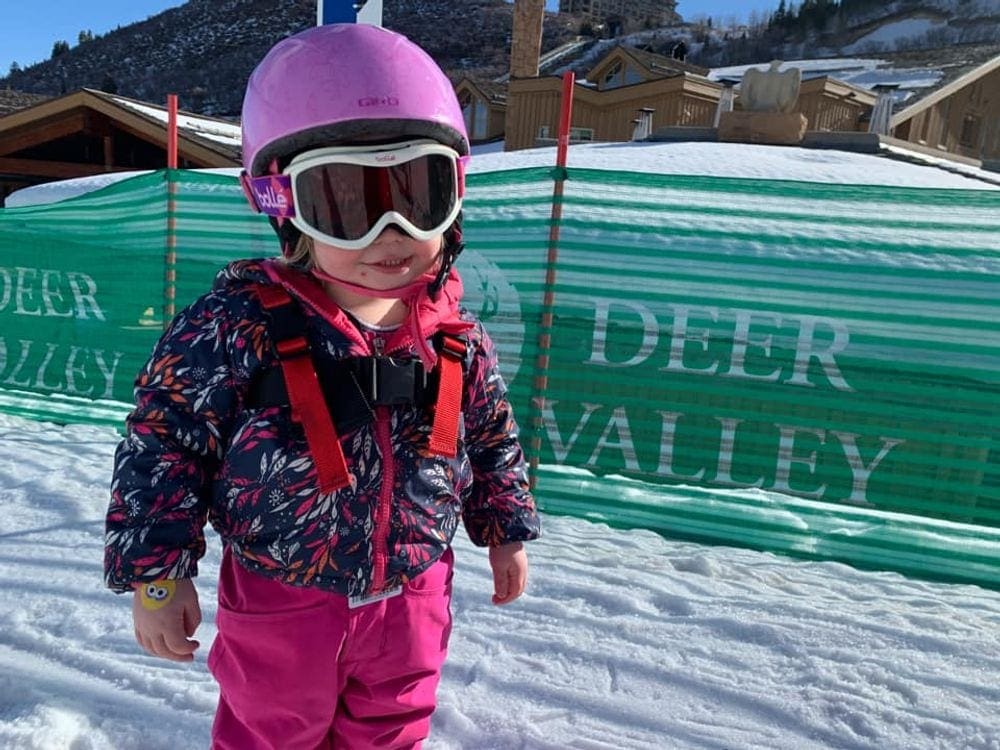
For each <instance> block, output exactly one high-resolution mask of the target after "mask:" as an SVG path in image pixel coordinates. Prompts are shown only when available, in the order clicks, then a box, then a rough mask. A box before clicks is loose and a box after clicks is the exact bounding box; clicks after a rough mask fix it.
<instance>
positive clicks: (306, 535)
mask: <svg viewBox="0 0 1000 750" xmlns="http://www.w3.org/2000/svg"><path fill="white" fill-rule="evenodd" d="M269 264H275V261H264V260H244V261H237V262H235V263H232V264H230V265H229V266H227V267H226V268H225V269H223V270H222V271H220V273H219V275H218V276H217V278H216V281H215V284H214V285H213V288H212V290H211V291H210V292H209V293H208V294H205V295H204V296H202V297H201V298H200V299H198V300H197V301H195V302H194V303H193V304H191V305H190V306H189V307H187V308H186V309H185V310H184V311H182V312H181V313H180V314H179V315H177V317H176V318H175V319H174V320H173V322H172V323H171V325H170V327H169V329H168V330H167V331H166V332H165V333H164V335H163V336H162V337H161V339H160V341H159V342H158V343H157V345H156V347H155V349H154V351H153V354H152V356H151V358H150V359H149V361H148V363H147V364H146V365H145V367H144V368H143V370H142V371H141V372H140V374H139V376H138V378H137V381H136V388H135V400H136V407H135V409H134V411H133V412H132V413H131V414H130V415H129V417H128V420H127V425H126V427H127V431H126V436H125V438H124V440H123V441H122V442H121V444H120V446H119V447H118V450H117V452H116V454H115V463H114V475H113V480H112V486H111V503H110V507H109V510H108V515H107V535H106V547H105V579H106V583H107V585H108V586H109V587H110V588H112V589H114V590H116V591H127V590H131V588H132V584H133V583H135V582H147V581H153V580H157V579H160V578H191V577H194V576H195V575H196V574H197V564H198V560H199V558H200V557H201V556H202V555H203V554H204V552H205V536H204V526H205V522H206V520H208V521H210V522H211V523H212V525H213V527H214V528H215V529H216V530H217V531H218V532H219V535H220V536H221V537H222V540H223V542H224V544H227V545H229V546H230V547H231V549H232V551H233V553H234V555H235V557H236V559H237V560H239V561H240V562H241V563H242V564H243V565H244V566H245V567H246V568H248V569H249V570H252V571H255V572H258V573H260V574H263V575H265V576H269V577H272V578H276V579H278V580H281V581H284V582H286V583H289V584H293V585H309V586H316V587H320V588H323V589H326V590H329V591H333V592H337V593H341V594H347V595H352V596H353V595H362V594H366V593H371V592H373V591H379V590H382V589H388V588H392V587H394V586H396V585H398V584H400V583H402V582H403V581H406V580H408V579H410V578H412V577H413V576H415V575H417V574H419V573H420V572H422V571H423V570H425V569H426V568H427V567H429V566H430V565H431V564H432V563H433V562H434V561H435V560H437V559H438V558H439V557H440V556H441V555H442V554H443V553H444V551H445V550H446V549H447V548H448V546H449V544H450V542H451V540H452V537H453V535H454V533H455V531H456V528H457V526H458V521H459V518H461V519H462V521H463V522H464V525H465V528H466V530H467V532H468V534H469V537H470V538H471V540H472V541H473V542H474V543H475V544H477V545H480V546H487V545H491V546H492V545H500V544H504V543H507V542H513V541H523V540H529V539H533V538H536V537H537V536H538V534H539V518H538V514H537V512H536V509H535V505H534V500H533V499H532V497H531V494H530V492H529V490H528V481H527V473H526V467H525V461H524V455H523V453H522V451H521V446H520V444H519V442H518V433H517V425H516V424H515V422H514V419H513V415H512V413H511V406H510V403H509V402H508V400H507V394H506V386H505V385H504V382H503V380H502V378H501V377H500V373H499V370H498V368H497V361H496V356H495V353H494V348H493V344H492V342H491V341H490V339H489V337H488V335H487V334H486V332H485V331H484V330H483V327H482V325H481V324H480V323H479V322H477V321H475V320H474V319H473V318H472V317H471V316H470V315H469V314H468V313H466V312H465V311H461V312H460V313H459V311H458V310H457V309H456V310H455V311H454V315H453V316H452V317H454V318H455V319H456V320H457V319H459V318H458V316H459V315H460V319H461V320H463V321H466V325H467V326H469V330H468V331H467V332H466V333H465V334H464V338H465V339H466V341H467V343H468V350H469V351H468V353H467V355H466V364H467V366H466V368H465V377H464V393H463V394H462V418H461V419H460V424H459V449H458V453H457V456H456V457H455V458H446V457H443V456H439V455H434V454H431V453H430V452H429V451H428V449H427V442H428V433H429V432H430V417H429V415H428V413H427V410H426V409H421V408H418V407H415V406H413V405H403V406H391V407H390V406H377V407H376V408H375V417H374V419H373V420H372V421H370V422H368V423H367V424H363V425H361V426H360V427H355V428H353V429H351V430H350V431H349V432H343V433H340V434H339V438H340V442H341V446H342V448H343V451H344V454H345V457H346V458H347V464H348V469H349V472H350V475H351V484H350V486H348V487H346V488H343V489H340V490H337V491H335V492H330V493H322V492H320V490H319V488H318V486H317V481H316V469H315V465H314V463H313V459H312V456H311V454H310V452H309V448H308V446H307V444H306V441H305V437H304V434H303V432H302V428H301V427H300V425H299V424H297V423H295V422H293V421H292V418H291V409H290V407H288V406H265V407H260V408H257V407H254V406H253V405H251V404H248V403H247V393H248V386H249V384H250V383H251V382H252V381H253V379H254V378H255V376H256V375H257V374H258V373H259V372H260V371H261V369H262V368H270V367H276V366H279V365H278V363H277V356H276V354H275V353H274V346H273V342H272V341H271V338H270V336H269V334H268V329H267V323H266V317H265V315H264V313H263V310H262V307H261V302H260V299H259V297H258V292H257V289H258V287H257V285H259V284H267V283H274V278H275V274H274V272H273V268H275V267H276V266H275V265H271V266H269ZM269 268H271V269H272V271H271V273H270V274H269V273H268V269H269ZM283 274H284V277H286V278H287V277H290V276H299V277H301V278H300V279H299V280H298V282H297V283H295V284H288V283H285V284H284V286H285V287H286V288H287V289H288V291H289V293H290V294H291V295H292V296H293V297H295V298H296V299H298V300H299V302H300V306H301V308H302V310H303V313H304V315H305V319H306V338H307V339H308V341H309V344H310V347H311V349H312V355H313V357H314V360H316V361H319V360H321V359H339V358H345V357H356V356H370V355H372V353H373V351H372V349H371V346H372V345H371V342H369V341H367V340H366V339H365V338H364V337H362V336H361V335H360V334H359V330H358V328H356V327H355V326H354V325H353V324H352V322H351V320H350V319H349V318H348V317H347V315H346V314H345V313H344V312H343V311H341V310H340V309H339V308H337V307H336V306H335V305H333V304H332V303H331V302H328V301H326V298H325V296H324V295H323V294H322V292H321V291H320V292H317V291H316V290H319V289H320V288H319V286H318V284H316V283H315V282H313V281H312V279H311V278H309V277H307V276H305V275H304V274H300V273H298V272H296V271H290V270H285V271H283ZM456 284H457V287H458V290H459V292H458V293H459V294H460V288H461V286H460V282H459V281H458V279H457V276H455V275H454V272H453V275H452V277H451V278H450V279H449V285H451V286H452V287H454V286H455V285H456ZM445 291H448V287H446V290H445ZM454 291H455V290H454V288H452V289H451V292H452V298H453V299H455V300H457V295H455V294H454ZM456 304H457V303H456ZM445 312H446V313H447V312H448V311H445ZM442 317H443V319H447V318H448V315H444V316H442ZM390 343H392V342H390ZM412 351H413V347H412V339H411V340H410V341H407V340H406V338H405V336H404V337H403V338H402V339H400V337H399V336H397V337H396V341H395V344H393V345H392V346H390V349H387V350H386V351H385V354H391V355H392V356H394V357H399V356H401V355H403V356H405V355H407V354H411V353H412ZM318 369H321V368H318Z"/></svg>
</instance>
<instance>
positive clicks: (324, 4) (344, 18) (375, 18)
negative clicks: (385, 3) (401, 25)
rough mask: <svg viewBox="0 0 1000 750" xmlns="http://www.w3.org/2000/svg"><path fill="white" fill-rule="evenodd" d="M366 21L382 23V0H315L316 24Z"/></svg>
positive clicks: (376, 23) (376, 24)
mask: <svg viewBox="0 0 1000 750" xmlns="http://www.w3.org/2000/svg"><path fill="white" fill-rule="evenodd" d="M328 23H367V24H371V25H372V26H381V25H382V0H316V25H317V26H323V25H324V24H328Z"/></svg>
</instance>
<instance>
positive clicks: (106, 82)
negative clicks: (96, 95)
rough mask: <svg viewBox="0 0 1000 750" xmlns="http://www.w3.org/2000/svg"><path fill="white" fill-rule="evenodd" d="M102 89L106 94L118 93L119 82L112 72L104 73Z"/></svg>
mask: <svg viewBox="0 0 1000 750" xmlns="http://www.w3.org/2000/svg"><path fill="white" fill-rule="evenodd" d="M101 91H103V92H104V93H106V94H117V93H118V83H117V82H116V81H115V79H114V78H112V77H111V74H110V73H105V74H104V79H103V80H102V81H101Z"/></svg>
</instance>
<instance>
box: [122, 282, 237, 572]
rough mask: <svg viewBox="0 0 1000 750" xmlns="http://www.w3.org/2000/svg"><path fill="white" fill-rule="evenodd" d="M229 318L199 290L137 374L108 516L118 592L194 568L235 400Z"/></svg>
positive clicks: (202, 546)
mask: <svg viewBox="0 0 1000 750" xmlns="http://www.w3.org/2000/svg"><path fill="white" fill-rule="evenodd" d="M227 318H228V316H227V315H226V311H225V306H224V305H223V304H222V301H221V300H220V299H219V298H218V296H217V295H213V294H209V295H206V296H205V297H202V298H201V299H200V300H198V301H197V302H195V303H194V304H192V305H191V306H190V307H188V308H187V309H185V310H184V311H183V312H181V313H180V314H178V315H177V317H176V318H175V319H174V320H173V322H172V323H171V325H170V328H169V329H168V330H167V331H166V332H165V333H164V334H163V336H162V337H161V338H160V340H159V342H158V343H157V345H156V347H155V348H154V350H153V354H152V356H151V357H150V359H149V361H148V362H147V363H146V365H145V367H144V368H143V369H142V371H141V372H140V373H139V376H138V378H137V379H136V386H135V404H136V405H135V409H134V410H133V411H132V413H131V414H130V415H129V417H128V419H127V421H126V433H125V438H124V440H122V442H121V444H120V445H119V446H118V450H117V451H116V453H115V461H114V472H113V476H112V483H111V503H110V506H109V508H108V514H107V519H106V536H105V550H104V575H105V583H106V584H107V586H108V587H109V588H111V589H114V590H115V591H119V592H121V591H128V590H131V588H132V586H131V584H132V583H134V582H144V581H152V580H156V579H160V578H191V577H194V576H195V575H196V574H197V571H198V565H197V564H198V560H199V558H201V556H202V555H203V554H204V553H205V537H204V526H205V521H206V516H207V511H208V506H209V502H210V492H211V480H212V476H213V474H214V473H215V470H216V468H217V467H218V465H219V460H220V458H221V456H222V450H223V443H224V441H225V439H226V434H227V431H228V425H229V423H230V422H231V418H232V414H233V412H234V407H235V404H236V400H237V396H236V388H235V387H234V379H235V376H234V371H235V370H234V366H233V365H234V363H233V362H231V360H230V356H229V343H230V341H232V340H235V338H234V337H235V336H237V335H238V334H239V333H240V332H239V331H238V330H234V328H238V327H234V326H231V325H230V324H229V322H228V319H227ZM244 333H245V332H244ZM250 340H252V337H250V336H247V337H245V338H243V341H250ZM246 348H248V349H249V348H252V347H251V346H250V345H249V344H247V346H246Z"/></svg>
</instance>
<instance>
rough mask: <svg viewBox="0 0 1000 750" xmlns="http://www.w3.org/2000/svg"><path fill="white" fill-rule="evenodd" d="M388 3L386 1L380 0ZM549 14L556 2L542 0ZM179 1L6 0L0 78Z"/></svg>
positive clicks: (683, 1)
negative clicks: (62, 46) (60, 44)
mask: <svg viewBox="0 0 1000 750" xmlns="http://www.w3.org/2000/svg"><path fill="white" fill-rule="evenodd" d="M384 1H385V2H391V1H392V0H384ZM546 2H547V5H548V7H549V8H551V9H555V8H558V5H559V3H558V0H546ZM183 4H184V0H98V1H97V2H80V0H11V2H5V3H4V9H3V13H2V19H3V22H2V24H0V75H5V74H6V73H7V70H8V69H9V67H10V64H11V63H12V62H14V61H15V60H16V61H17V63H18V64H19V65H20V66H21V67H26V66H27V65H31V64H32V63H36V62H41V61H43V60H47V59H49V57H50V56H51V55H52V45H53V44H54V43H55V42H57V41H60V40H65V41H67V42H69V43H70V45H72V46H76V43H77V37H78V35H79V33H80V32H81V31H83V30H90V31H93V32H94V33H95V34H104V33H107V32H108V31H111V30H112V29H114V28H115V27H116V26H126V25H128V24H130V23H135V22H136V21H142V20H145V19H146V18H149V16H153V15H156V14H157V13H160V12H162V11H164V10H166V9H168V8H176V7H177V6H179V5H183ZM777 7H778V0H747V1H746V2H735V1H734V0H679V2H678V3H677V10H678V12H679V13H680V14H681V16H682V17H684V18H685V19H693V18H696V17H698V16H712V18H714V19H717V20H718V19H726V18H729V17H730V16H737V17H738V18H740V19H743V20H745V19H746V17H747V14H749V12H750V11H751V10H758V11H767V12H769V11H772V10H774V9H775V8H777Z"/></svg>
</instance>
